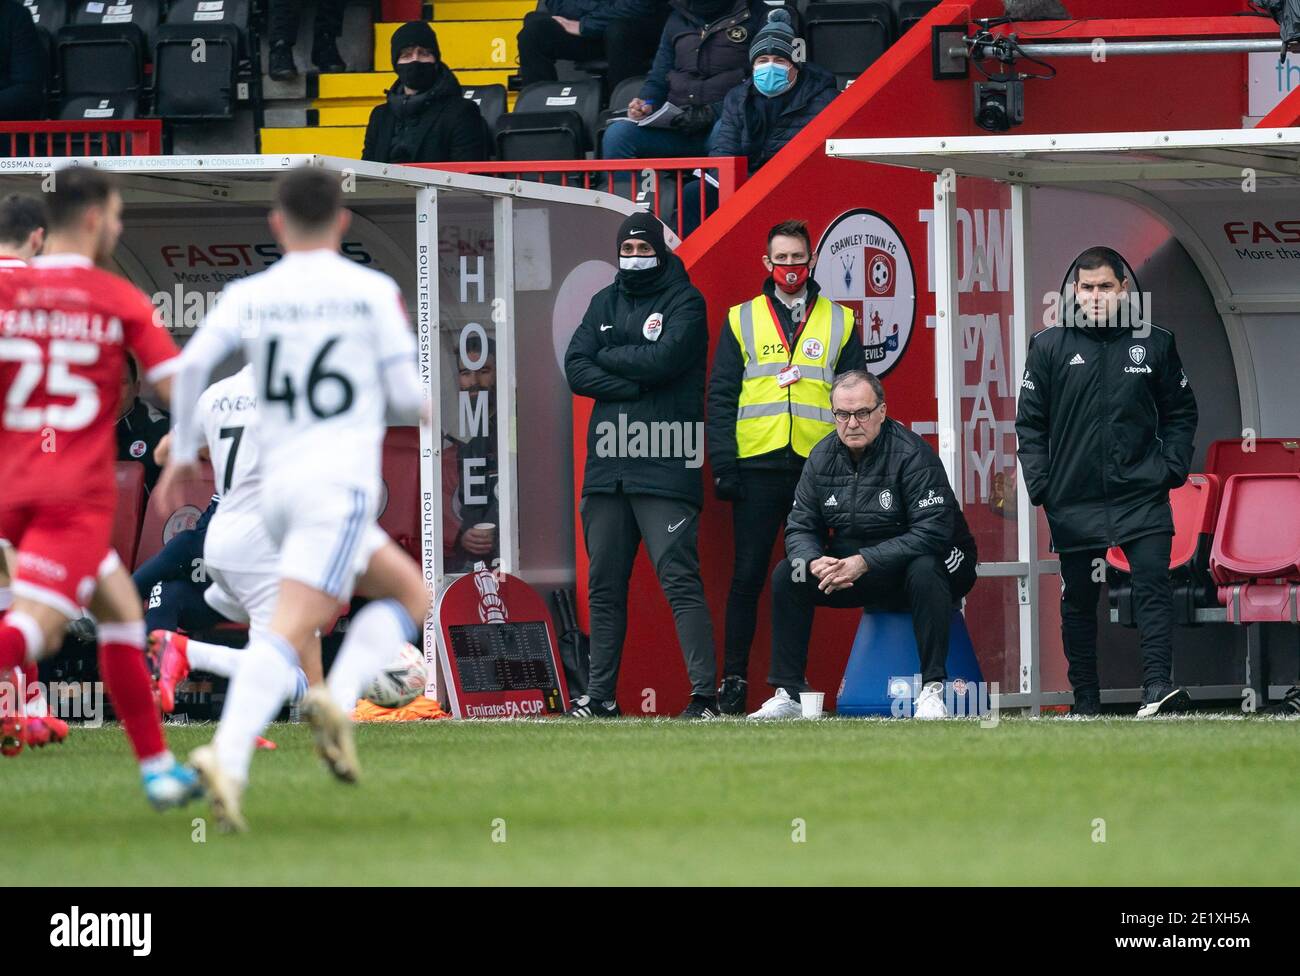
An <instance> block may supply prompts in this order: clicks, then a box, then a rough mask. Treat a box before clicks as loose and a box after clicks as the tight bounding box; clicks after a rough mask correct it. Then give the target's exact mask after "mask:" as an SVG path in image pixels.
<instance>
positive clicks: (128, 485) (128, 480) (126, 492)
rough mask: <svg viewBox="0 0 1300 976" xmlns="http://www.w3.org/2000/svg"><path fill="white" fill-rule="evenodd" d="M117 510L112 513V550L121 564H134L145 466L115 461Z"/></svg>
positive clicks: (142, 512) (138, 540) (138, 463)
mask: <svg viewBox="0 0 1300 976" xmlns="http://www.w3.org/2000/svg"><path fill="white" fill-rule="evenodd" d="M116 473H117V513H116V514H115V515H114V516H113V549H114V550H115V551H116V552H117V555H118V558H120V559H121V560H122V565H123V566H134V565H135V550H136V547H137V546H139V545H140V518H141V516H142V515H143V514H144V465H143V464H141V463H140V462H139V461H118V462H117V472H116Z"/></svg>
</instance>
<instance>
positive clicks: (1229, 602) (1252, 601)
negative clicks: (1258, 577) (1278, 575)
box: [1219, 583, 1300, 624]
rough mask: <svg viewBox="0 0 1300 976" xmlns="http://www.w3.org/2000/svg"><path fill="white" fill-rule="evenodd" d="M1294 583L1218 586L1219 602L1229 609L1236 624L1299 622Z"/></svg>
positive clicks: (1297, 588) (1299, 588) (1297, 589)
mask: <svg viewBox="0 0 1300 976" xmlns="http://www.w3.org/2000/svg"><path fill="white" fill-rule="evenodd" d="M1297 594H1300V587H1297V586H1296V585H1295V584H1294V583H1281V584H1277V583H1236V584H1233V585H1232V586H1221V587H1219V602H1220V603H1222V604H1223V605H1224V606H1225V607H1226V608H1227V610H1228V621H1229V622H1230V623H1234V624H1254V623H1278V624H1294V623H1300V614H1298V613H1297V606H1296V602H1297V599H1298V597H1297Z"/></svg>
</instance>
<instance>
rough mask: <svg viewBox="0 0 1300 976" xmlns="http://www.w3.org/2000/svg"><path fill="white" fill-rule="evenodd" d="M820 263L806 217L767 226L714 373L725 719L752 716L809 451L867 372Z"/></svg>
mask: <svg viewBox="0 0 1300 976" xmlns="http://www.w3.org/2000/svg"><path fill="white" fill-rule="evenodd" d="M815 266H816V258H815V257H813V255H812V243H811V241H810V239H809V235H808V225H807V224H805V223H804V222H803V221H801V220H786V221H783V222H782V223H779V224H777V225H776V226H775V227H773V228H772V229H771V230H770V231H768V234H767V252H766V253H765V254H764V255H763V267H764V269H765V270H766V272H767V277H766V278H765V279H764V281H763V289H762V291H761V292H760V293H759V294H758V295H757V296H756V297H754V298H751V299H750V300H749V301H747V302H744V303H742V304H740V305H736V306H734V307H733V308H731V309H730V310H729V311H728V312H727V324H726V325H725V326H724V327H723V329H722V331H721V333H720V335H719V337H718V349H717V352H716V354H715V355H714V359H713V372H712V373H711V374H710V376H709V398H708V416H709V419H708V445H709V465H710V467H711V468H712V469H713V486H714V492H715V493H716V494H717V496H718V498H720V499H722V500H723V501H728V502H731V504H732V521H733V525H734V527H735V545H736V552H735V563H734V568H733V571H732V578H731V590H730V592H729V593H728V595H727V616H726V637H725V647H726V652H725V656H724V662H723V672H722V673H723V681H722V686H721V687H720V688H719V689H718V703H719V706H720V707H721V709H722V711H723V713H724V714H727V715H740V714H743V713H744V711H745V702H746V697H747V695H748V689H749V686H748V683H747V680H748V679H747V677H746V676H747V674H748V672H749V647H750V644H751V643H753V640H754V627H755V622H756V620H757V616H758V599H759V596H760V595H761V594H762V592H763V585H764V582H765V581H766V579H767V569H768V564H769V563H770V562H771V559H772V544H773V542H775V541H776V538H777V535H778V534H779V533H780V531H781V528H782V527H783V526H784V525H785V522H786V518H787V517H788V516H789V514H790V504H791V502H792V501H793V500H794V490H795V486H796V485H797V484H798V483H799V473H800V472H801V471H802V470H803V465H804V460H805V459H806V458H807V457H808V452H809V451H811V450H812V448H813V445H814V444H816V443H817V442H818V441H819V440H821V439H822V438H823V437H825V436H826V435H827V434H829V433H830V432H831V431H833V430H834V429H835V423H834V421H833V419H832V418H831V407H830V389H831V382H832V381H833V380H834V379H835V377H836V376H837V375H839V374H840V373H846V372H848V371H850V370H862V369H866V355H865V354H864V353H863V351H862V341H861V339H860V338H859V337H858V330H857V328H856V327H855V325H854V318H853V310H852V309H850V308H847V307H845V306H843V305H839V304H836V303H835V302H832V301H831V300H830V299H828V298H823V297H822V296H821V294H820V290H819V289H818V287H817V282H816V281H815V280H814V279H813V277H812V270H813V268H814V267H815Z"/></svg>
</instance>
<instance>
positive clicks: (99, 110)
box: [59, 95, 137, 122]
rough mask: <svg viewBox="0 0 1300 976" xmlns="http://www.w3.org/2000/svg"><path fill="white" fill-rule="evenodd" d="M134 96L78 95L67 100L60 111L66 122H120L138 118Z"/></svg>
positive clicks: (60, 115) (60, 116)
mask: <svg viewBox="0 0 1300 976" xmlns="http://www.w3.org/2000/svg"><path fill="white" fill-rule="evenodd" d="M136 108H137V105H136V98H135V96H134V95H77V96H75V97H73V98H68V99H65V100H64V102H63V106H62V108H60V109H59V118H60V119H62V120H64V121H71V120H74V119H76V120H79V121H84V122H120V121H122V120H123V119H133V118H135V117H136Z"/></svg>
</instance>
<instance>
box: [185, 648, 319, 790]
mask: <svg viewBox="0 0 1300 976" xmlns="http://www.w3.org/2000/svg"><path fill="white" fill-rule="evenodd" d="M239 653H240V655H241V660H240V662H239V667H238V668H236V670H235V675H234V677H233V678H231V680H230V688H229V690H228V691H227V692H226V707H225V709H224V710H223V711H222V713H221V724H220V725H218V726H217V734H216V736H215V738H213V740H212V744H213V745H214V746H215V747H216V750H217V762H218V763H220V765H221V768H222V769H223V770H224V771H225V772H226V773H227V774H228V775H230V776H233V777H234V778H235V779H237V780H238V781H239V782H241V783H246V782H248V765H249V763H250V762H251V761H252V758H253V748H254V745H255V742H256V739H257V737H258V736H259V735H261V734H262V731H263V730H264V729H265V728H266V727H267V726H268V725H270V724H271V722H272V721H274V719H275V716H276V713H277V712H279V711H280V708H281V707H282V706H283V705H284V702H285V699H286V697H287V695H286V689H288V688H289V687H290V684H291V682H293V681H294V680H295V678H296V676H295V674H294V670H295V669H294V665H293V664H290V663H289V662H290V661H294V662H296V661H297V660H298V655H297V653H296V652H295V651H294V649H293V648H292V647H291V646H290V645H289V643H288V642H287V641H285V639H284V638H283V637H281V636H280V635H279V634H275V633H271V632H269V631H267V632H265V633H258V634H254V635H252V639H251V640H250V641H249V643H248V647H247V648H246V649H245V650H243V651H241V652H239ZM191 663H193V662H192V661H191Z"/></svg>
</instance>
